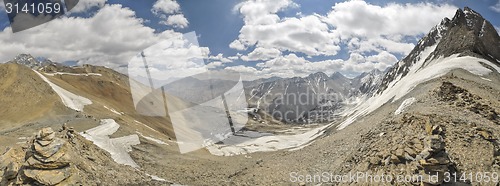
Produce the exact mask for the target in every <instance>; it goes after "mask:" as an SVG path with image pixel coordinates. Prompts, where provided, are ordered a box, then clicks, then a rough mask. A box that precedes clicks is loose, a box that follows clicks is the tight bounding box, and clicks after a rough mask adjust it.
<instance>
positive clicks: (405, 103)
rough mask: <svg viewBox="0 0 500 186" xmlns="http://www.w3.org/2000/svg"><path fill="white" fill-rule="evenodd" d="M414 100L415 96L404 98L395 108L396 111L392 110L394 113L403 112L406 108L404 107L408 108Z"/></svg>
mask: <svg viewBox="0 0 500 186" xmlns="http://www.w3.org/2000/svg"><path fill="white" fill-rule="evenodd" d="M415 101H416V99H415V98H408V99H405V100H404V101H403V103H401V105H399V107H398V109H396V111H395V112H394V115H399V114H401V113H403V112H404V111H405V110H406V108H408V107H409V106H410V105H411V104H413V103H414V102H415Z"/></svg>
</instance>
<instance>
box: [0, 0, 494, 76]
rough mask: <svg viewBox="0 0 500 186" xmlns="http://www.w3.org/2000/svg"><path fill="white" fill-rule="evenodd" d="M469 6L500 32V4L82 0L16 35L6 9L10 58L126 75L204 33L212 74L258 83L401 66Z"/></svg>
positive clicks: (1, 21) (4, 38) (465, 0)
mask: <svg viewBox="0 0 500 186" xmlns="http://www.w3.org/2000/svg"><path fill="white" fill-rule="evenodd" d="M117 4H120V5H117ZM464 6H468V7H471V8H472V9H474V10H476V11H477V12H479V13H480V14H482V15H483V17H485V18H486V19H487V20H489V21H490V22H491V23H492V24H493V25H495V26H496V27H498V26H500V20H499V19H498V18H497V17H499V14H500V13H499V12H500V1H498V0H477V1H471V0H448V1H446V0H427V1H415V0H401V1H382V0H366V1H326V0H274V1H273V0H249V1H243V0H239V1H227V0H205V1H188V0H178V1H172V0H141V1H136V0H109V1H106V0H81V1H80V3H79V5H77V7H76V8H75V10H73V11H72V13H71V14H69V15H68V16H67V17H65V18H60V19H59V20H56V21H53V22H54V23H47V24H46V25H42V26H39V27H35V28H32V29H30V30H27V31H23V32H20V33H15V34H13V33H9V32H11V31H10V30H9V23H8V19H7V16H6V14H5V12H3V11H2V13H1V14H0V28H1V30H3V31H2V33H0V44H3V45H4V46H5V47H3V48H0V55H1V56H2V57H1V60H2V61H5V60H8V59H10V58H12V57H13V56H15V55H17V53H31V54H33V55H35V56H39V57H47V58H49V59H53V60H55V61H59V62H63V61H77V62H78V63H79V64H82V63H90V64H95V65H104V66H110V67H116V68H117V67H123V66H124V65H126V63H127V60H128V59H130V58H131V57H132V56H133V55H134V54H136V53H137V52H139V51H140V50H142V49H144V48H147V47H148V46H151V45H153V44H154V43H155V42H158V41H159V40H161V39H165V38H168V37H172V36H174V35H176V34H182V33H188V32H192V31H194V32H196V35H197V36H198V42H199V45H200V50H202V51H209V56H211V57H207V60H206V62H207V63H212V65H210V68H214V69H232V70H238V71H240V72H242V73H246V74H248V75H249V76H254V78H257V77H270V76H281V77H293V76H305V75H307V74H309V73H312V72H315V71H324V72H326V73H327V74H331V73H333V72H337V71H339V72H342V73H344V74H346V75H348V76H351V77H352V76H355V75H357V74H359V73H361V72H363V71H369V70H372V69H379V70H383V69H385V68H387V67H388V66H391V65H392V64H394V63H395V62H396V61H397V60H399V59H401V58H402V57H404V56H405V55H406V54H407V53H408V52H409V51H410V50H411V49H412V48H413V45H414V44H415V43H416V42H417V41H418V39H419V38H420V37H422V36H423V35H424V34H426V33H427V32H428V31H429V30H430V29H431V28H432V26H433V25H436V24H438V23H439V22H440V20H441V19H442V18H444V17H445V16H448V17H450V18H451V17H452V16H453V14H454V12H455V10H456V8H463V7H464ZM114 12H115V13H114ZM106 19H110V20H116V22H112V21H100V20H106ZM99 22H101V23H102V22H105V23H106V25H104V24H100V23H99ZM372 23H373V24H372ZM70 25H73V26H70ZM49 32H50V33H49ZM54 32H55V33H54ZM71 34H78V35H74V36H71ZM66 35H67V36H66ZM56 36H57V37H58V39H55V40H54V41H53V42H54V45H53V46H52V45H51V44H49V43H52V42H51V38H50V37H56ZM132 36H136V37H132ZM42 37H44V38H42ZM47 37H48V38H47ZM75 37H76V38H75ZM64 38H66V40H64ZM2 42H3V43H2ZM56 44H57V45H56ZM47 45H50V46H47ZM58 51H59V52H58Z"/></svg>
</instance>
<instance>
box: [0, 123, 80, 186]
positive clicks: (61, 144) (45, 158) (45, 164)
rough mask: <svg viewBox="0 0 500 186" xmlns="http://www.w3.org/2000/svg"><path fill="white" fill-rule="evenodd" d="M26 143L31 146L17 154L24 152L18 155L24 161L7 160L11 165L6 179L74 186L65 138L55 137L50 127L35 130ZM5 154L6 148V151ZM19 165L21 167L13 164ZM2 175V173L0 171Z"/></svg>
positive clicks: (73, 176)
mask: <svg viewBox="0 0 500 186" xmlns="http://www.w3.org/2000/svg"><path fill="white" fill-rule="evenodd" d="M63 128H64V127H63ZM30 144H31V146H30V147H29V148H28V150H27V151H26V153H25V154H22V153H17V154H21V155H23V156H24V155H25V156H24V158H21V160H23V161H24V160H25V161H24V162H15V161H12V163H10V164H12V166H11V167H14V168H10V169H9V170H10V171H9V174H8V176H9V177H7V178H6V179H11V180H13V182H14V183H15V184H16V185H17V184H25V183H30V184H35V185H37V184H38V185H74V184H75V183H76V180H77V179H76V176H75V175H77V174H75V172H76V169H75V168H74V166H72V164H71V161H70V160H71V157H70V155H69V154H68V149H69V147H68V142H67V141H66V140H64V139H61V138H58V137H56V132H54V131H53V130H52V129H51V128H44V129H42V130H40V131H39V132H38V134H37V135H36V136H35V138H34V139H33V140H32V141H31V142H30ZM8 153H9V151H8V152H7V153H6V154H8ZM11 154H14V152H12V153H11ZM4 156H5V155H4ZM11 159H12V158H11ZM10 164H9V165H10ZM19 164H22V166H21V167H19V166H17V167H16V166H15V165H19ZM5 174H6V172H4V175H5ZM16 178H17V179H16ZM14 179H15V180H14ZM5 181H8V180H2V182H5Z"/></svg>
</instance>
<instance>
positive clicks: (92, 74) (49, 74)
mask: <svg viewBox="0 0 500 186" xmlns="http://www.w3.org/2000/svg"><path fill="white" fill-rule="evenodd" d="M44 74H45V75H48V76H54V75H70V76H102V74H99V73H84V74H77V73H68V72H56V73H44Z"/></svg>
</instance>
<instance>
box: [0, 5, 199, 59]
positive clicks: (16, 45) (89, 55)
mask: <svg viewBox="0 0 500 186" xmlns="http://www.w3.org/2000/svg"><path fill="white" fill-rule="evenodd" d="M143 22H144V21H143V19H141V18H137V17H136V15H135V12H134V11H132V10H131V9H129V8H126V7H122V6H121V5H104V6H103V7H102V8H101V9H100V10H98V11H97V12H96V13H95V14H94V15H92V16H91V17H88V18H81V17H62V18H60V19H55V20H53V21H50V22H48V23H46V24H43V25H40V26H38V27H35V28H31V29H28V30H25V31H22V32H17V33H12V31H11V28H10V27H7V28H5V29H4V30H3V31H1V32H0V43H2V45H0V61H8V60H10V59H12V58H14V57H15V56H16V55H17V54H19V53H30V54H32V55H34V56H42V57H48V58H49V59H51V60H54V61H59V62H62V61H68V60H75V61H78V62H79V63H80V64H83V63H88V64H95V65H103V66H109V67H112V68H113V67H118V66H120V65H126V64H127V63H128V61H129V60H130V59H131V58H132V57H133V56H135V55H136V54H137V53H139V52H141V51H142V50H143V49H144V48H147V47H149V46H151V45H153V44H156V43H157V42H160V41H161V40H164V39H168V38H172V37H179V35H182V34H180V33H178V32H175V31H172V30H166V31H163V32H161V33H155V30H154V29H152V28H150V27H147V26H145V25H144V24H143ZM203 50H208V48H207V49H203Z"/></svg>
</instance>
